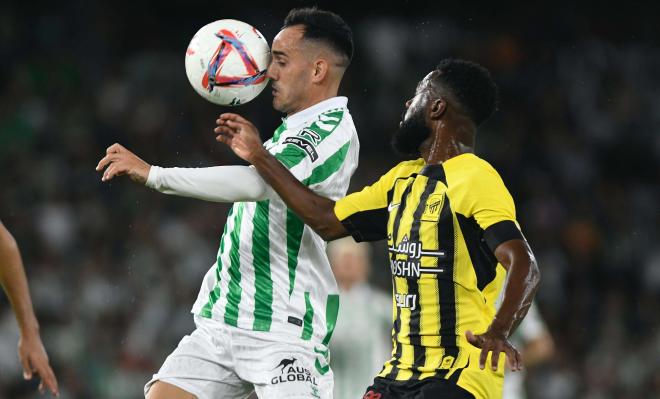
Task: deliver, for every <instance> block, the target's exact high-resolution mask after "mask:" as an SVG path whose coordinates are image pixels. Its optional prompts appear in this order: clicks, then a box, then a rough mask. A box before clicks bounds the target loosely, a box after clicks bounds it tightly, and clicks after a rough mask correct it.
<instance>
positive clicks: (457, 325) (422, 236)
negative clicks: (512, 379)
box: [335, 154, 522, 397]
mask: <svg viewBox="0 0 660 399" xmlns="http://www.w3.org/2000/svg"><path fill="white" fill-rule="evenodd" d="M335 214H336V215H337V217H338V219H339V220H340V221H342V223H343V225H344V226H345V227H346V229H347V230H348V231H349V232H350V233H351V235H352V236H353V237H354V238H355V239H356V240H357V241H374V240H381V239H385V238H386V239H387V244H388V247H389V259H390V269H391V273H392V281H393V301H392V302H393V306H392V309H393V310H392V316H393V320H394V325H393V329H392V340H393V344H394V348H393V352H392V358H391V359H390V360H389V361H387V362H386V363H385V366H384V368H383V370H382V372H381V373H380V375H379V376H381V377H384V378H390V379H393V380H400V381H405V380H415V379H424V378H427V377H439V378H448V379H452V380H455V381H458V378H459V377H460V374H461V373H463V372H464V371H465V370H463V369H465V368H466V367H467V368H470V369H473V370H472V371H475V370H474V368H476V370H479V369H478V355H479V350H478V349H476V348H474V347H472V346H471V345H470V344H469V343H468V342H467V340H466V339H465V331H466V330H472V331H473V332H475V333H482V332H484V331H485V330H486V329H487V328H488V326H489V325H490V323H491V321H492V319H493V316H494V315H495V305H494V304H495V300H496V298H497V296H498V295H499V293H500V290H501V286H502V279H501V278H497V279H496V278H495V277H496V275H497V273H498V272H499V273H502V272H503V271H504V269H503V268H502V267H501V266H500V267H499V268H498V262H497V259H496V258H495V256H494V254H493V252H494V250H495V248H496V247H497V246H498V245H499V244H501V243H503V242H505V241H508V240H510V239H515V238H522V235H521V233H520V230H519V227H518V224H517V222H516V214H515V206H514V203H513V199H512V198H511V195H510V194H509V192H508V190H507V189H506V187H505V185H504V183H503V182H502V179H501V178H500V176H499V174H498V173H497V172H496V171H495V169H494V168H493V167H492V166H491V165H490V164H488V163H487V162H486V161H484V160H482V159H481V158H479V157H477V156H476V155H474V154H462V155H459V156H457V157H454V158H451V159H449V160H447V161H445V162H443V163H442V164H438V165H427V164H426V163H425V162H424V160H423V159H418V160H415V161H407V162H402V163H400V164H398V165H397V166H395V167H394V168H393V169H391V170H390V171H389V172H388V173H386V174H385V175H383V176H382V177H381V178H380V179H379V180H378V181H377V182H376V183H374V184H373V185H371V186H368V187H365V188H364V189H363V190H362V191H359V192H356V193H353V194H351V195H349V196H347V197H345V198H343V199H341V200H339V201H337V203H336V205H335ZM498 269H499V270H498ZM475 354H476V358H475ZM471 357H472V361H470V358H471ZM500 360H501V362H503V361H504V356H501V357H500ZM502 370H503V367H500V368H499V371H498V372H492V371H490V370H487V371H485V372H484V371H481V370H479V371H481V373H482V376H481V377H484V376H483V373H489V374H491V377H495V381H500V383H501V378H500V377H501V373H502V372H503V371H502ZM464 374H465V373H464ZM452 376H453V378H452ZM498 378H499V380H498ZM470 384H471V383H470V382H469V381H463V383H462V384H461V383H459V385H470ZM475 384H477V385H478V384H479V382H475ZM484 389H486V391H483V389H481V388H479V387H473V389H469V390H470V391H472V392H473V393H475V394H477V395H478V397H491V395H490V394H488V392H487V391H488V388H484ZM482 391H483V392H482Z"/></svg>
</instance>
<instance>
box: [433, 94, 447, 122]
mask: <svg viewBox="0 0 660 399" xmlns="http://www.w3.org/2000/svg"><path fill="white" fill-rule="evenodd" d="M445 111H447V102H446V101H445V99H444V98H442V97H438V98H434V99H432V100H431V106H430V107H429V116H430V117H431V119H440V118H442V115H444V114H445Z"/></svg>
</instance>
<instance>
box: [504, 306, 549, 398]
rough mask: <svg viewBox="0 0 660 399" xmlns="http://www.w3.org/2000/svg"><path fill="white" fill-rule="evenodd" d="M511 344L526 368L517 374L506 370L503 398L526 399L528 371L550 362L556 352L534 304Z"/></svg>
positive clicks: (512, 338)
mask: <svg viewBox="0 0 660 399" xmlns="http://www.w3.org/2000/svg"><path fill="white" fill-rule="evenodd" d="M511 343H512V344H513V346H515V347H516V348H517V349H518V350H519V351H520V353H521V354H522V358H523V364H524V368H523V369H522V370H521V371H517V372H515V373H514V372H512V371H511V370H509V369H506V375H505V377H504V394H503V395H502V397H503V398H506V399H525V398H527V395H526V393H525V392H526V387H525V376H526V374H527V369H531V368H534V367H535V366H537V365H538V364H539V363H543V362H546V361H548V360H549V359H550V358H551V357H552V355H553V352H554V342H553V341H552V337H551V336H550V333H549V332H548V330H547V328H546V326H545V322H544V321H543V318H541V314H540V313H539V310H538V308H537V307H536V305H535V304H532V306H531V307H530V308H529V311H528V312H527V316H525V318H524V319H523V321H522V323H520V325H519V326H518V329H517V330H516V332H515V333H514V334H513V336H512V337H511Z"/></svg>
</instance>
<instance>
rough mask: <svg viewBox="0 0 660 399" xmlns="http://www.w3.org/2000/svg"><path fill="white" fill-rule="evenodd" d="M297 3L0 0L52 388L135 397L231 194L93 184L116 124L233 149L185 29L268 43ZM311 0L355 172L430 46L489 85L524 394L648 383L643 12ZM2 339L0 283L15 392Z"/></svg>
mask: <svg viewBox="0 0 660 399" xmlns="http://www.w3.org/2000/svg"><path fill="white" fill-rule="evenodd" d="M99 3H100V2H99ZM308 4H309V3H305V2H290V3H286V2H278V3H277V4H276V5H267V4H266V3H264V4H262V5H260V4H259V3H258V2H236V3H230V2H223V3H220V2H216V3H210V2H209V3H204V4H201V3H200V4H184V3H179V4H172V3H169V2H159V3H158V4H148V3H146V2H145V3H141V2H138V1H134V2H131V3H130V4H129V3H126V4H118V3H117V4H109V3H108V4H105V5H104V4H96V3H93V2H84V1H74V2H58V3H57V5H54V4H52V3H43V4H41V5H39V4H35V3H33V2H16V1H12V2H8V3H7V2H3V3H2V5H0V59H2V61H1V62H0V219H1V220H2V221H3V222H4V223H5V225H6V226H7V227H8V228H9V229H10V230H11V231H12V233H13V234H14V235H15V237H16V239H17V241H18V242H19V245H20V247H21V250H22V254H23V258H24V262H25V265H26V269H27V273H28V277H29V280H30V287H31V292H32V297H33V301H34V305H35V308H36V311H37V314H38V318H39V321H40V323H41V331H42V336H43V338H44V342H45V345H46V348H47V350H48V353H49V355H50V358H51V364H52V366H53V368H54V370H55V372H56V374H57V376H58V378H59V382H60V387H61V390H62V393H63V395H62V397H63V398H88V397H94V398H137V397H140V395H141V390H142V385H143V384H144V382H145V381H146V380H147V379H148V377H149V376H150V374H151V373H152V372H153V371H154V370H156V369H157V368H158V367H159V366H160V364H161V362H162V361H163V359H164V358H165V356H166V355H167V354H168V353H169V352H170V351H171V350H172V349H173V348H174V346H175V345H176V343H177V342H178V340H179V339H180V338H181V336H182V335H184V334H185V333H187V332H188V331H190V330H191V328H192V318H191V316H190V314H189V313H188V312H189V308H190V306H191V305H192V302H193V301H194V298H195V297H196V295H197V291H198V289H199V286H200V282H201V279H202V276H203V274H204V272H205V271H206V270H207V269H208V267H209V266H210V264H211V262H212V260H213V258H214V256H215V251H216V249H217V244H218V239H219V236H220V233H221V231H222V227H223V223H224V221H225V217H226V213H227V210H228V206H227V205H224V204H212V203H203V202H200V201H196V200H191V199H182V198H175V197H169V196H164V195H161V194H158V193H156V192H153V191H150V190H148V189H146V188H142V187H138V186H137V185H135V184H133V183H131V182H129V181H128V180H127V179H118V180H115V181H113V182H112V183H110V184H104V183H101V181H100V175H99V174H97V173H96V172H95V171H94V167H95V165H96V163H97V161H98V159H99V158H100V157H101V155H102V154H103V152H104V150H105V148H106V147H107V146H108V145H110V144H112V143H114V142H120V143H122V144H124V145H126V146H127V147H128V148H129V149H131V150H134V151H135V152H136V153H137V154H139V155H140V156H142V157H143V158H144V159H145V160H146V161H147V162H150V163H153V164H157V165H160V166H211V165H219V164H234V163H239V161H238V160H237V159H236V158H235V157H233V156H232V154H230V153H229V151H228V150H226V149H225V148H222V146H220V145H218V144H217V143H215V142H214V140H213V136H212V134H211V129H212V127H213V126H214V120H215V117H216V116H217V114H218V113H220V112H221V109H219V108H218V107H216V106H213V105H212V104H210V103H206V102H205V101H204V100H202V99H201V97H199V96H197V95H196V94H195V93H194V92H193V90H192V88H191V87H190V86H189V84H188V82H187V80H186V77H185V73H184V69H183V68H184V65H183V57H184V52H185V49H186V45H187V43H188V41H189V40H190V38H191V37H192V35H193V34H194V32H195V31H196V30H197V29H198V28H199V27H201V26H202V25H204V24H206V23H208V22H210V21H212V20H215V19H220V18H235V19H240V20H244V21H246V22H249V23H251V24H253V25H255V26H256V27H257V28H258V29H260V30H261V31H262V33H264V34H265V35H266V36H267V38H268V39H269V41H270V40H272V37H273V36H274V34H275V33H276V32H277V31H278V29H279V27H280V26H281V23H282V20H283V18H284V16H285V15H286V13H287V11H288V10H289V9H290V8H291V7H295V6H302V5H308ZM317 4H319V5H320V6H321V7H323V8H328V9H331V10H333V11H336V12H338V13H340V14H341V15H342V16H343V17H344V18H345V19H346V20H347V21H348V22H349V24H350V25H351V26H352V28H353V30H354V35H355V43H356V52H355V59H354V63H353V65H352V66H351V67H350V69H349V71H348V74H347V76H346V78H345V80H344V84H343V86H342V88H341V92H342V94H345V95H348V97H349V99H350V101H349V107H350V109H351V111H352V114H353V116H354V119H355V123H356V126H357V128H358V132H359V135H360V139H361V143H362V150H361V163H360V166H359V167H358V172H357V173H356V175H355V177H354V178H353V181H352V188H353V189H356V188H359V187H361V186H363V185H364V184H368V183H370V182H371V181H373V180H374V179H375V178H376V177H378V176H379V175H380V174H381V173H383V172H384V171H386V170H387V169H388V168H389V167H391V166H392V165H394V164H395V163H396V162H397V161H398V159H397V158H396V157H395V156H394V155H392V152H391V151H390V149H389V135H390V134H391V132H392V130H393V129H394V128H395V127H396V126H397V123H398V121H399V119H400V115H401V112H402V111H403V104H404V101H405V100H406V99H407V98H409V97H410V96H411V95H412V93H413V90H414V87H415V84H416V82H417V81H418V80H419V79H421V78H422V77H423V76H424V74H425V73H426V72H427V71H429V70H430V69H431V68H432V67H433V66H434V64H435V63H437V62H438V61H439V60H440V59H442V58H444V57H449V56H455V57H464V58H468V59H472V60H476V61H479V62H481V63H483V64H484V65H485V66H487V67H488V68H489V69H490V70H491V71H492V73H493V76H494V78H495V80H496V81H497V83H498V84H499V86H500V89H501V94H502V102H501V105H500V111H499V112H498V113H497V114H496V116H495V117H493V118H492V119H491V120H490V121H489V122H488V123H487V124H486V125H485V126H484V127H483V128H482V129H480V132H479V136H478V149H477V151H478V153H479V154H480V155H482V156H484V157H485V158H486V159H488V160H489V161H490V162H491V163H492V164H494V165H495V167H496V168H497V169H498V170H499V171H500V172H501V174H502V176H503V178H504V180H505V182H506V183H507V185H508V186H509V188H510V190H511V192H512V194H513V196H514V198H515V199H516V201H517V208H518V214H519V220H520V222H521V224H522V226H523V228H524V231H525V233H526V235H527V237H528V239H529V241H530V242H531V244H532V246H533V248H534V250H535V252H536V254H537V256H538V260H539V264H540V267H541V269H542V273H543V281H542V286H541V289H540V291H539V293H538V296H537V298H538V302H539V305H540V309H541V311H542V313H543V315H544V317H545V319H546V321H547V323H548V325H549V328H550V330H551V332H552V335H553V337H554V339H555V341H556V344H557V354H556V356H555V357H554V358H553V359H552V360H551V361H550V362H547V363H546V364H543V365H542V366H540V367H539V368H536V369H534V370H532V372H531V374H530V378H529V390H530V393H531V397H533V398H544V399H554V398H562V399H566V398H594V399H595V398H599V399H600V398H657V397H660V329H659V328H658V327H659V326H660V312H658V303H659V300H660V246H659V245H658V244H659V242H658V233H659V229H660V212H658V204H660V185H659V183H660V176H659V175H660V161H659V160H660V135H659V134H658V130H659V128H660V74H658V72H657V71H658V70H660V47H659V46H658V44H659V41H658V38H659V37H660V28H658V25H657V23H656V21H655V19H654V17H653V15H654V14H655V15H657V12H656V10H653V9H645V8H643V6H641V5H636V3H635V4H633V3H632V2H628V4H626V5H625V6H623V7H619V8H616V9H611V10H606V9H604V8H603V7H601V6H598V7H597V8H596V7H595V6H594V7H592V6H590V5H582V6H575V5H571V6H568V5H558V4H555V3H553V4H552V5H551V6H550V5H548V6H543V5H539V4H528V5H525V6H520V5H518V6H507V5H505V4H502V3H498V4H494V3H489V4H488V5H459V4H454V3H452V4H435V5H429V4H424V3H421V2H420V3H413V2H392V3H391V4H390V3H388V4H386V5H384V4H379V3H366V2H364V3H363V2H318V3H317ZM237 111H238V112H240V113H242V114H244V115H245V116H247V117H249V118H251V119H252V120H254V121H255V122H256V124H257V125H258V127H259V128H260V129H261V131H262V133H263V134H264V136H267V135H268V134H270V132H271V131H272V130H273V129H274V128H275V127H277V125H278V121H279V119H278V118H279V115H278V114H277V113H276V112H275V111H273V110H272V109H271V107H270V94H269V93H268V90H266V92H264V94H262V95H261V96H260V97H259V98H257V100H255V101H254V102H253V103H250V104H248V105H245V106H242V107H240V108H238V109H237ZM374 254H376V257H375V259H374V261H375V269H376V270H375V271H374V273H373V276H372V277H373V280H374V283H375V284H377V285H379V286H381V287H383V288H384V289H388V287H389V271H388V269H387V266H386V263H385V262H384V258H383V257H382V256H383V254H384V251H382V247H378V246H377V248H375V249H374ZM379 254H380V255H379ZM379 256H380V257H379ZM16 342H17V330H16V327H15V323H14V321H13V316H12V314H11V311H10V308H9V305H8V303H7V301H6V298H5V297H4V296H3V295H0V398H12V399H13V398H33V397H36V396H37V395H36V393H35V392H36V391H35V384H34V383H24V382H22V380H21V378H20V368H19V365H18V361H17V357H16Z"/></svg>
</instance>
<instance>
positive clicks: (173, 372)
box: [144, 329, 253, 399]
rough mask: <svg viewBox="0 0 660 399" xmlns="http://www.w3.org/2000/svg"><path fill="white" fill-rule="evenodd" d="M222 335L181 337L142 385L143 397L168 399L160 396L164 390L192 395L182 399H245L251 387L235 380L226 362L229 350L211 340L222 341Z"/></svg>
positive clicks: (202, 333) (200, 331)
mask: <svg viewBox="0 0 660 399" xmlns="http://www.w3.org/2000/svg"><path fill="white" fill-rule="evenodd" d="M222 334H223V332H217V333H215V332H213V331H206V330H203V329H196V330H195V331H193V333H192V334H190V335H189V336H185V337H183V339H182V340H181V342H179V345H178V346H177V348H176V349H175V350H174V351H173V352H172V353H171V354H170V355H169V356H168V357H167V359H165V362H164V363H163V365H162V366H161V368H160V370H158V373H156V374H154V376H153V378H152V379H151V380H150V381H149V382H148V383H147V384H146V385H145V387H144V392H145V397H147V398H149V399H153V398H157V399H161V398H163V399H169V396H167V395H166V394H163V395H164V396H161V392H163V390H167V392H170V391H171V392H174V393H175V394H182V392H185V393H187V394H189V395H191V396H182V398H197V399H215V398H223V399H244V398H246V397H247V396H248V395H249V394H250V393H251V392H252V391H253V387H252V384H250V383H249V382H246V381H243V380H242V379H241V378H240V377H238V375H237V374H236V372H235V369H234V364H233V363H232V362H230V361H229V360H228V359H231V356H230V354H229V348H228V347H225V346H226V345H224V344H223V343H222V341H218V339H214V337H215V338H217V337H218V336H220V337H223V339H224V336H223V335H222ZM228 339H229V338H228V337H227V340H228ZM162 383H165V384H162ZM156 385H158V386H159V388H158V390H157V391H156V394H157V395H158V396H157V397H152V395H153V393H152V390H153V389H156V388H155V387H156ZM175 388H178V389H175ZM178 397H179V396H177V398H178Z"/></svg>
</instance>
